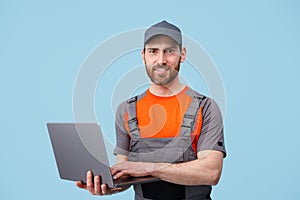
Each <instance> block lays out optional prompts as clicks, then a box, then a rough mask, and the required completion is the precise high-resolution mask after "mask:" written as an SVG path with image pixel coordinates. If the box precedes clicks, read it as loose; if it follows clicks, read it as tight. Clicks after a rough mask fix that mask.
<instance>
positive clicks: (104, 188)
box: [101, 184, 110, 195]
mask: <svg viewBox="0 0 300 200" xmlns="http://www.w3.org/2000/svg"><path fill="white" fill-rule="evenodd" d="M101 190H102V194H104V195H109V194H110V191H109V189H108V188H107V185H105V184H102V185H101Z"/></svg>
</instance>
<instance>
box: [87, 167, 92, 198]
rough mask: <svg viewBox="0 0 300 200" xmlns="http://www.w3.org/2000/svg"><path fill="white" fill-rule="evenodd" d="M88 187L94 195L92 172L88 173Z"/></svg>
mask: <svg viewBox="0 0 300 200" xmlns="http://www.w3.org/2000/svg"><path fill="white" fill-rule="evenodd" d="M86 186H87V189H88V191H89V192H90V193H91V194H94V184H93V173H92V172H91V171H88V172H87V175H86Z"/></svg>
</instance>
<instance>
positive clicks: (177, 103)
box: [124, 87, 202, 152]
mask: <svg viewBox="0 0 300 200" xmlns="http://www.w3.org/2000/svg"><path fill="white" fill-rule="evenodd" d="M188 89H189V87H185V88H184V89H183V90H182V91H181V92H179V93H178V94H177V95H174V96H170V97H160V96H155V95H154V94H152V93H151V92H150V91H149V90H147V91H146V95H145V96H144V97H143V98H141V99H139V101H138V102H137V109H136V116H137V119H138V126H139V129H140V136H141V138H172V137H177V136H179V134H180V129H181V124H182V120H183V116H184V114H185V113H186V111H187V109H188V108H189V106H190V104H191V102H192V100H193V99H192V97H191V96H189V95H188V94H186V91H187V90H188ZM124 119H125V120H124V121H125V127H126V130H127V132H128V133H129V128H128V124H127V121H128V113H127V112H126V113H125V116H124ZM201 126H202V112H201V108H200V111H199V113H198V116H197V119H196V125H195V129H194V131H193V133H191V137H192V143H193V149H194V151H195V152H196V146H197V141H198V138H199V135H200V131H201Z"/></svg>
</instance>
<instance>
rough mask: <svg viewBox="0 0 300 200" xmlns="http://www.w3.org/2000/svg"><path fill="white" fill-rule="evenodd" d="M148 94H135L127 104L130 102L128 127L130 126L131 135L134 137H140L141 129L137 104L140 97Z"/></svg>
mask: <svg viewBox="0 0 300 200" xmlns="http://www.w3.org/2000/svg"><path fill="white" fill-rule="evenodd" d="M145 95H146V92H144V93H142V94H140V95H137V96H134V97H132V98H130V99H128V100H127V104H128V121H127V124H128V128H129V133H130V135H131V136H134V137H138V138H139V137H140V130H139V127H138V120H137V116H136V104H137V101H138V99H140V98H143V97H144V96H145Z"/></svg>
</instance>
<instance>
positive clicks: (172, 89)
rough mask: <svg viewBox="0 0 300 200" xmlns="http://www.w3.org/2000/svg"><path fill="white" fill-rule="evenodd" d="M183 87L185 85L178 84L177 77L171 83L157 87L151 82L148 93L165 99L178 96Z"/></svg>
mask: <svg viewBox="0 0 300 200" xmlns="http://www.w3.org/2000/svg"><path fill="white" fill-rule="evenodd" d="M184 87H185V85H183V84H182V83H180V82H179V79H178V76H177V77H176V78H175V79H174V80H173V81H171V82H170V83H168V84H167V85H157V84H155V83H153V82H151V84H150V87H149V91H150V92H151V93H152V94H154V95H156V96H161V97H167V96H173V95H176V94H178V93H179V92H180V91H182V90H183V89H184Z"/></svg>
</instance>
